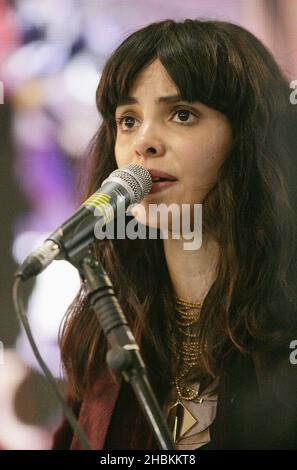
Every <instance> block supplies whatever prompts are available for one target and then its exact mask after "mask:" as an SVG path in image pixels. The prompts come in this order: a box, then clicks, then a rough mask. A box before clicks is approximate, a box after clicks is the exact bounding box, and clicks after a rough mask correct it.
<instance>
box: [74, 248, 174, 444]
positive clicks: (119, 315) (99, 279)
mask: <svg viewBox="0 0 297 470" xmlns="http://www.w3.org/2000/svg"><path fill="white" fill-rule="evenodd" d="M92 248H94V247H91V248H90V246H89V247H88V248H87V249H86V250H83V251H81V250H80V249H76V250H75V253H74V252H72V253H71V254H70V253H68V260H69V261H70V262H71V263H72V264H74V266H75V267H76V268H78V269H79V272H80V274H81V276H82V278H83V281H84V283H85V286H86V289H87V293H88V295H89V298H90V302H91V305H92V307H93V309H94V311H95V314H96V316H97V318H98V321H99V323H100V325H101V327H102V330H103V332H104V333H105V336H106V338H107V340H108V343H109V345H110V349H109V351H108V353H107V356H106V360H107V364H108V366H109V367H110V368H111V369H112V370H113V371H114V372H121V373H122V375H123V377H124V379H125V380H126V381H127V382H129V383H130V384H131V386H132V388H133V390H134V393H135V394H136V397H137V399H138V401H139V403H140V405H141V408H142V410H143V412H144V414H145V415H146V418H147V420H148V422H149V424H150V426H151V429H152V431H153V433H154V436H155V438H156V440H157V442H158V445H159V447H160V449H164V450H172V449H174V448H175V446H174V443H173V440H172V437H171V434H170V431H169V429H168V426H167V423H166V421H165V418H164V415H163V413H162V411H161V409H160V406H159V404H158V402H157V399H156V397H155V395H154V393H153V390H152V388H151V385H150V383H149V380H148V377H147V371H146V367H145V364H144V362H143V360H142V358H141V355H140V352H139V347H138V345H137V343H136V341H135V338H134V336H133V333H132V331H131V329H130V327H129V325H128V322H127V319H126V317H125V315H124V313H123V311H122V309H121V306H120V304H119V302H118V299H117V297H116V295H115V293H114V290H113V286H112V283H111V281H110V279H109V277H108V275H107V273H106V272H105V270H104V268H103V267H102V266H101V264H100V263H99V262H98V261H97V260H96V258H95V256H94V254H93V249H92Z"/></svg>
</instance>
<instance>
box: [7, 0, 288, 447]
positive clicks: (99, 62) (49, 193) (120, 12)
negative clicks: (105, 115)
mask: <svg viewBox="0 0 297 470" xmlns="http://www.w3.org/2000/svg"><path fill="white" fill-rule="evenodd" d="M198 17H203V18H209V19H221V20H226V21H232V22H236V23H238V24H240V25H242V26H244V27H245V28H247V29H249V30H250V31H251V32H252V33H254V34H255V35H256V36H257V37H258V38H260V39H261V40H262V41H263V42H264V43H265V44H266V46H268V47H269V49H270V50H271V51H272V52H273V54H274V56H275V58H276V59H277V61H278V63H279V64H280V66H281V68H282V69H283V71H284V73H285V75H286V76H287V77H288V79H289V81H290V82H291V81H293V80H297V0H225V1H224V2H222V1H221V0H162V1H160V0H62V1H61V0H15V1H9V0H0V80H1V82H0V145H1V156H0V165H1V166H0V169H1V170H0V178H1V184H0V201H1V208H0V214H1V219H0V224H1V225H0V227H1V230H0V239H1V244H0V256H1V263H0V270H1V271H0V302H1V310H0V449H49V448H50V447H51V443H52V436H53V433H54V431H55V429H56V427H57V425H58V423H59V421H60V419H61V410H60V407H59V405H58V404H57V402H56V400H55V398H54V396H53V393H52V391H51V389H50V387H49V385H48V384H47V382H46V380H45V378H44V377H43V374H42V373H41V372H40V369H39V367H38V365H37V363H36V361H35V359H34V356H33V353H32V352H31V348H30V346H29V345H28V342H27V340H26V337H25V334H24V333H23V331H22V330H21V329H20V327H19V324H18V321H17V319H16V315H15V312H14V309H13V305H12V299H11V288H12V279H13V273H14V271H15V270H16V267H17V265H18V264H19V263H21V262H22V261H23V259H24V258H25V256H26V255H27V254H28V253H29V252H30V251H31V250H32V249H34V248H35V247H36V246H38V245H40V243H41V242H42V241H43V240H44V238H46V236H47V235H48V234H49V233H50V232H52V231H53V230H54V229H55V228H56V227H57V226H58V225H59V224H60V223H62V222H63V221H64V220H65V219H66V218H67V217H68V216H69V215H71V214H72V212H73V211H74V210H75V209H76V208H77V207H78V205H79V202H80V198H81V195H82V191H83V189H84V188H83V178H84V176H85V175H84V168H85V158H86V157H85V155H86V149H87V145H88V143H89V141H90V139H91V138H92V136H93V134H94V133H95V131H96V129H97V128H98V126H99V124H100V117H99V116H98V115H97V112H96V107H95V90H96V87H97V84H98V81H99V79H100V73H101V70H102V67H103V65H104V63H105V61H106V59H107V57H108V55H109V54H110V53H111V52H112V51H113V49H114V48H115V47H116V46H117V45H118V44H119V43H121V42H122V40H123V39H124V38H125V37H126V36H127V35H129V34H130V33H132V32H133V31H135V30H136V29H139V28H140V27H142V26H145V25H146V24H148V23H150V22H153V21H158V20H162V19H167V18H173V19H177V20H178V19H185V18H198ZM296 85H297V82H296ZM291 91H292V90H290V89H289V88H288V99H289V95H290V92H291ZM271 93H273V90H271ZM256 124H257V123H255V125H256ZM78 286H79V277H78V274H77V272H76V270H75V269H74V268H73V267H72V266H70V265H69V264H68V263H66V262H63V261H59V262H54V263H52V264H51V266H50V267H49V268H48V269H47V270H46V271H45V272H43V273H42V274H41V275H40V276H38V278H37V279H36V280H35V282H34V284H32V285H30V286H29V289H28V292H27V297H28V316H29V320H30V324H31V328H32V330H33V334H34V337H35V339H36V342H37V344H38V347H39V349H40V351H41V354H42V356H43V358H44V359H45V360H46V362H47V364H48V366H49V368H50V369H51V371H52V373H53V374H54V375H55V377H56V378H57V381H58V383H59V384H60V385H61V386H63V384H64V381H63V374H62V370H61V365H60V358H59V350H58V344H57V337H58V330H59V325H60V323H61V321H62V318H63V315H64V313H65V311H66V310H67V307H68V305H69V304H70V302H71V300H72V299H73V298H74V296H75V293H76V292H77V290H78Z"/></svg>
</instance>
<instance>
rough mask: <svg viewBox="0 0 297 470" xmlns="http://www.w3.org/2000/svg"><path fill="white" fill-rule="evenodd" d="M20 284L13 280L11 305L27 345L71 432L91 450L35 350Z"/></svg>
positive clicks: (18, 281) (20, 280) (70, 410)
mask: <svg viewBox="0 0 297 470" xmlns="http://www.w3.org/2000/svg"><path fill="white" fill-rule="evenodd" d="M21 282H22V279H21V277H19V276H17V277H16V278H15V281H14V284H13V303H14V307H15V311H16V313H17V316H18V318H19V321H20V323H21V324H22V325H23V327H24V329H25V332H26V334H27V337H28V340H29V343H30V345H31V347H32V350H33V353H34V355H35V357H36V359H37V361H38V363H39V365H40V367H41V369H42V370H43V372H44V375H45V376H46V378H47V380H48V381H49V383H50V385H51V386H52V389H53V391H54V393H55V395H56V397H57V399H58V401H59V402H60V403H61V406H62V408H63V411H64V413H65V416H66V418H67V419H68V421H69V423H70V425H71V427H72V429H73V432H74V433H75V434H76V435H77V437H78V439H79V440H80V442H81V444H82V446H83V447H84V449H87V450H91V445H90V443H89V441H88V438H87V436H86V434H85V432H84V430H83V429H82V427H81V426H80V424H79V422H78V420H77V419H76V416H75V414H74V413H73V411H72V409H71V407H70V406H69V405H68V403H67V401H66V400H65V397H64V396H63V394H62V392H61V391H60V390H59V388H58V387H57V384H56V380H55V378H54V377H53V375H52V373H51V371H50V370H49V368H48V367H47V365H46V363H45V362H44V360H43V359H42V357H41V355H40V353H39V350H38V348H37V345H36V343H35V340H34V338H33V336H32V332H31V328H30V325H29V322H28V319H27V316H26V313H25V308H24V305H23V299H22V296H21V295H20V294H21V293H20V287H21V285H22V284H21Z"/></svg>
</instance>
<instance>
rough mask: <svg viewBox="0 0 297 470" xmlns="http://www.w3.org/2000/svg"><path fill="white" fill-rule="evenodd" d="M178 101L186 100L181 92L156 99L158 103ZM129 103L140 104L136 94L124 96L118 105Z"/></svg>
mask: <svg viewBox="0 0 297 470" xmlns="http://www.w3.org/2000/svg"><path fill="white" fill-rule="evenodd" d="M177 101H184V100H182V97H181V95H180V94H178V95H168V96H160V97H159V98H156V99H155V103H156V104H158V103H176V102H177ZM127 104H139V102H138V100H137V99H136V98H135V97H134V96H126V97H125V98H122V99H121V100H120V101H119V102H118V104H117V107H119V106H125V105H127Z"/></svg>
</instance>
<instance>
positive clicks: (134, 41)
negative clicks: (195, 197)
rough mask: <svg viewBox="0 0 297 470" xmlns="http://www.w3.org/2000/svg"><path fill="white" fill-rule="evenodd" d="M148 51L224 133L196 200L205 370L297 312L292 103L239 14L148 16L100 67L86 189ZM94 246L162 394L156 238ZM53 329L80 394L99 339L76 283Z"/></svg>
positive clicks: (95, 363)
mask: <svg viewBox="0 0 297 470" xmlns="http://www.w3.org/2000/svg"><path fill="white" fill-rule="evenodd" d="M156 59H159V60H160V61H161V63H162V64H163V66H164V67H165V69H166V70H167V72H168V74H169V76H170V77H171V79H172V80H173V82H174V83H175V85H176V87H177V88H178V90H179V91H180V93H181V96H182V99H183V100H189V101H200V102H201V103H203V104H205V105H207V106H209V107H212V108H214V109H216V110H219V111H220V112H222V113H223V114H224V115H226V116H227V117H228V119H229V121H230V124H231V126H232V130H233V135H234V144H233V148H232V151H231V153H230V155H229V156H228V158H227V159H226V161H225V163H224V164H223V166H222V167H221V170H220V173H219V177H218V181H217V184H216V185H215V187H214V188H213V189H212V190H211V191H210V192H209V193H208V195H207V197H206V199H205V200H204V202H203V228H204V230H205V231H207V232H208V233H210V234H211V235H212V236H213V237H214V239H215V240H216V241H217V242H218V244H219V247H220V259H219V267H218V274H217V278H216V281H215V282H214V284H213V285H212V287H211V289H210V290H209V292H208V295H207V297H206V299H205V301H204V304H203V308H202V313H201V321H200V323H199V331H197V339H198V341H199V342H201V343H200V344H205V343H206V344H207V348H206V349H205V351H204V353H203V361H202V363H201V365H200V366H199V367H197V369H196V371H195V374H194V375H195V376H196V378H200V379H201V378H203V377H204V378H207V377H208V378H211V377H214V376H217V375H219V374H220V373H221V370H222V368H223V367H224V361H225V359H226V358H228V357H229V356H230V354H232V353H234V351H236V350H237V351H240V352H241V353H242V354H249V353H251V352H252V351H254V350H255V349H257V348H263V347H267V348H275V347H278V346H279V345H280V344H282V342H284V341H285V340H286V338H287V333H288V332H289V331H290V329H291V328H292V327H293V326H294V327H295V326H296V323H297V312H296V306H297V298H296V297H297V289H296V287H297V282H296V281H297V227H296V221H297V218H296V215H297V214H296V212H297V197H296V191H295V187H296V181H297V169H296V167H297V165H296V151H297V112H296V107H294V106H293V105H292V104H290V101H289V95H290V88H289V85H288V83H287V81H286V79H285V78H284V77H283V75H282V73H281V71H280V70H279V68H278V66H277V64H276V62H275V60H274V59H273V57H272V56H271V54H270V53H269V52H268V51H267V49H266V48H265V47H264V46H263V45H262V44H261V42H260V41H259V40H258V39H256V38H255V37H254V36H253V35H252V34H250V33H249V32H248V31H246V30H244V29H243V28H241V27H240V26H237V25H234V24H231V23H227V22H220V21H199V20H185V21H184V22H175V21H173V20H166V21H162V22H158V23H153V24H150V25H148V26H147V27H144V28H143V29H140V30H139V31H136V32H135V33H133V34H132V35H131V36H129V37H128V38H127V39H126V40H125V41H124V42H123V43H122V44H121V45H120V46H119V47H118V48H117V49H116V50H115V52H114V53H113V54H112V55H111V57H110V58H109V60H108V61H107V63H106V65H105V68H104V70H103V73H102V77H101V80H100V83H99V86H98V90H97V107H98V110H99V112H100V113H101V116H102V124H101V127H100V129H99V131H98V134H97V135H96V136H95V138H94V141H93V145H92V151H91V152H90V153H91V156H90V162H91V164H90V168H89V174H90V179H89V185H88V189H87V194H86V196H87V195H90V194H91V193H93V192H94V191H95V190H96V189H97V188H98V187H99V186H100V184H101V183H102V181H103V180H104V179H105V178H106V177H107V176H108V175H109V174H110V172H111V171H113V170H114V169H115V168H116V160H115V154H114V145H115V138H116V124H115V109H116V107H117V103H118V102H119V100H121V99H122V98H123V97H125V96H127V95H128V92H129V90H130V88H131V85H132V84H133V82H134V80H135V78H136V76H137V75H138V74H139V73H140V72H141V71H143V69H144V68H145V67H147V66H148V65H149V64H151V63H152V62H153V61H154V60H156ZM97 255H98V259H99V260H100V261H101V262H102V263H103V266H104V267H105V269H106V271H107V272H108V274H109V275H110V277H111V280H112V282H113V284H114V287H115V291H116V294H117V296H118V299H119V302H120V304H121V305H122V308H123V310H124V312H125V314H126V315H127V317H128V320H129V322H130V325H131V326H132V328H133V330H134V333H135V335H136V337H137V339H138V341H139V342H140V343H141V350H142V354H143V356H144V359H145V361H146V362H147V365H148V366H149V371H150V373H151V377H152V381H153V383H154V384H155V385H157V386H156V389H157V390H158V395H159V396H160V397H162V396H163V397H165V396H166V393H167V392H168V390H169V388H170V383H171V379H172V377H173V374H174V368H175V367H176V362H175V358H173V357H172V353H171V352H170V349H169V347H168V342H167V331H168V326H169V325H171V326H172V328H173V329H174V321H173V318H174V315H173V314H172V312H173V308H174V305H173V295H174V292H173V288H172V285H171V282H170V278H169V274H168V271H167V267H166V261H165V257H164V252H163V245H162V240H134V241H132V240H128V239H126V240H108V241H107V240H106V241H104V242H101V244H100V249H98V253H97ZM193 256H195V253H193ZM61 333H62V334H61V350H62V360H63V364H64V367H65V369H66V372H67V375H68V379H69V382H70V385H71V388H72V392H73V394H74V395H75V396H76V397H81V396H82V395H83V393H84V392H85V391H87V390H88V389H89V388H90V387H92V385H93V384H94V382H95V381H96V371H97V370H98V367H100V361H103V360H104V354H105V352H106V349H107V345H106V341H105V339H104V338H103V335H102V332H101V331H100V327H99V325H98V323H97V320H96V318H95V315H94V313H93V311H92V309H91V308H90V305H89V302H88V298H87V297H86V296H85V294H84V291H83V289H82V290H81V291H80V293H79V295H78V296H77V298H76V299H75V301H74V303H73V305H72V306H71V308H70V309H69V311H68V313H67V316H66V320H65V322H64V325H63V329H62V331H61ZM101 364H102V362H101Z"/></svg>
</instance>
